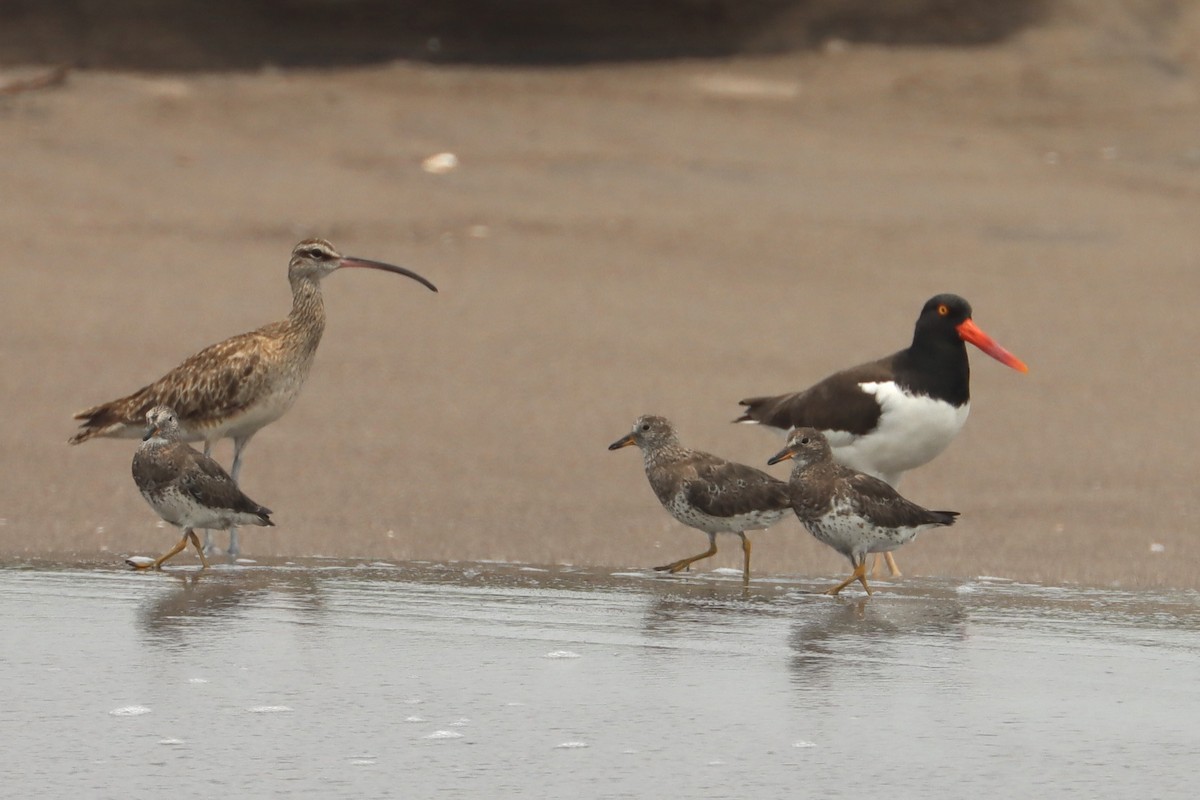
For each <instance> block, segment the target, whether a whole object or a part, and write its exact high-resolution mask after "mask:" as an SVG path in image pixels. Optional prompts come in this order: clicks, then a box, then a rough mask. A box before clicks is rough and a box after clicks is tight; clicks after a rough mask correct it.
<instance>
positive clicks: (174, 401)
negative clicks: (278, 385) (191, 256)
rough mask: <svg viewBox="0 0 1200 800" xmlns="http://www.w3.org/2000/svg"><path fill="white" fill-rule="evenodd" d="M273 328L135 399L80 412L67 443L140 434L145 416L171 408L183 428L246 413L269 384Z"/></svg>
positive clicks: (196, 358)
mask: <svg viewBox="0 0 1200 800" xmlns="http://www.w3.org/2000/svg"><path fill="white" fill-rule="evenodd" d="M279 324H280V323H273V324H272V325H267V326H265V327H263V328H259V329H258V330H256V331H251V332H249V333H243V334H241V335H239V336H234V337H232V338H230V339H226V340H225V341H223V342H218V343H217V344H214V345H211V346H209V347H206V348H204V349H203V350H201V351H200V352H199V353H196V354H195V355H193V356H191V357H190V358H188V359H187V360H186V361H184V362H183V363H182V364H180V365H179V366H178V367H175V369H173V370H171V371H170V372H168V373H167V374H166V375H163V376H162V377H161V378H159V379H158V380H156V381H155V382H154V383H151V384H149V385H147V386H143V387H142V388H141V389H138V390H137V391H136V392H134V393H133V394H131V395H128V396H126V397H122V398H119V399H117V400H112V401H110V402H108V403H102V404H100V405H98V406H93V407H92V408H89V409H86V410H84V411H80V412H79V413H77V414H76V415H75V419H78V420H83V422H82V423H80V430H79V431H77V432H76V433H75V435H74V436H72V437H71V438H70V439H69V440H68V441H69V442H70V443H71V444H79V443H80V442H86V441H87V440H88V439H91V438H93V437H95V436H104V435H105V434H108V433H112V432H115V431H117V430H119V429H121V428H124V427H132V428H136V429H140V428H141V427H143V426H144V425H145V424H146V412H147V411H149V410H150V409H151V408H153V407H154V406H157V405H165V406H170V407H171V408H173V409H175V413H176V414H178V415H179V420H180V422H182V423H183V425H184V426H185V427H194V426H196V425H202V424H204V423H206V422H212V421H214V420H219V419H223V418H226V417H228V416H232V415H234V414H236V413H238V412H239V411H242V410H244V409H245V408H246V407H247V406H249V404H250V403H251V402H252V401H253V398H254V397H255V396H256V394H257V393H259V392H260V391H261V390H262V387H263V384H264V383H265V382H266V381H267V380H268V377H269V376H268V370H269V367H270V358H269V355H270V353H271V351H272V349H273V348H274V347H276V346H277V345H278V334H279V331H278V330H277V328H278V326H279Z"/></svg>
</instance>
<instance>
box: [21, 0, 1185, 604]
mask: <svg viewBox="0 0 1200 800" xmlns="http://www.w3.org/2000/svg"><path fill="white" fill-rule="evenodd" d="M1100 5H1102V6H1103V7H1104V8H1106V9H1110V8H1111V5H1112V4H1100ZM1143 5H1144V6H1147V7H1149V6H1151V5H1152V4H1143ZM1159 5H1162V4H1159ZM1082 7H1083V8H1086V7H1087V5H1086V4H1083V5H1082ZM1098 7H1099V6H1098ZM1071 8H1072V7H1071V6H1066V7H1065V9H1064V10H1062V11H1061V12H1060V13H1058V14H1051V15H1049V16H1048V17H1047V18H1046V19H1045V20H1043V21H1042V22H1041V23H1039V24H1038V25H1036V26H1033V27H1029V28H1027V29H1025V30H1023V31H1021V32H1019V33H1017V34H1015V35H1013V36H1011V37H1009V38H1008V39H1006V40H1005V41H1003V42H1002V43H998V44H995V45H991V46H986V47H945V46H942V47H935V46H926V47H907V48H899V47H884V46H859V45H857V44H852V45H849V46H845V45H842V44H840V43H833V44H832V45H831V46H829V47H827V48H824V49H814V50H811V51H807V52H800V53H791V54H784V55H775V56H771V57H730V58H722V59H692V60H687V59H684V60H668V61H661V62H651V63H607V64H603V65H592V66H580V67H572V68H561V67H560V68H548V67H547V68H522V67H495V66H492V67H463V66H457V67H456V66H434V65H428V64H416V63H393V64H389V65H380V66H369V67H358V68H352V67H346V68H336V69H334V68H329V69H316V70H297V71H279V70H264V71H261V72H222V73H204V72H189V73H180V74H172V73H163V72H159V73H131V72H103V71H75V72H72V73H71V74H70V76H69V77H68V80H67V82H66V83H65V85H63V86H61V87H57V88H49V89H44V90H41V91H36V92H25V93H19V94H13V95H9V96H4V97H0V149H2V151H3V152H4V153H5V154H6V157H5V158H4V159H0V189H2V196H3V200H2V201H0V241H3V242H4V245H5V258H4V267H3V293H2V295H0V319H3V321H4V330H5V335H4V337H3V340H2V342H3V344H2V345H0V353H2V355H3V370H2V373H0V374H2V375H3V384H2V385H0V400H2V403H3V406H2V407H3V410H4V414H3V415H0V458H2V459H3V461H2V463H3V467H4V481H3V482H0V518H2V519H0V557H3V558H5V559H14V558H21V557H25V556H28V555H33V554H38V555H45V554H50V555H62V556H67V555H72V556H78V557H82V558H96V557H99V558H109V557H111V558H114V559H115V558H116V556H117V554H123V553H148V554H152V553H157V552H161V551H162V550H163V549H165V547H166V546H167V545H168V543H169V542H170V541H171V539H172V536H171V534H170V533H169V532H168V531H164V530H159V529H157V528H156V527H155V522H156V519H155V517H154V515H153V514H152V512H151V511H150V510H149V509H148V508H147V507H145V505H144V503H143V501H142V500H141V498H140V497H139V496H138V494H137V492H136V490H135V488H134V486H133V483H132V480H131V479H130V477H129V462H130V457H131V453H132V450H133V443H132V442H130V441H96V442H90V443H88V444H86V445H83V446H80V447H68V446H67V445H66V443H65V442H66V439H67V437H68V436H69V435H70V433H71V432H72V430H73V423H72V421H71V414H72V413H73V412H74V411H76V410H78V409H80V408H83V407H86V406H88V405H92V404H94V403H97V402H100V401H103V400H108V399H111V398H114V397H117V396H119V395H121V394H125V393H127V392H129V391H132V390H134V389H136V388H137V387H139V386H141V385H142V384H144V383H146V382H148V381H149V380H152V379H154V378H156V377H158V376H159V375H160V374H162V373H163V372H164V371H166V370H167V369H169V368H170V367H172V366H174V365H175V364H177V363H178V362H179V361H181V360H182V359H183V358H184V357H185V356H187V355H189V354H190V353H192V352H194V351H195V350H197V349H199V348H200V347H202V346H204V345H206V344H209V343H211V342H214V341H217V340H218V339H221V338H223V337H225V336H229V335H232V334H234V333H238V332H241V331H243V330H247V329H250V328H253V327H255V326H257V325H259V324H262V323H265V322H267V321H270V320H273V319H277V318H279V317H281V316H283V315H284V314H286V312H287V310H288V308H289V301H290V298H289V295H288V292H287V284H286V281H285V279H284V273H285V266H286V260H287V255H288V252H289V250H290V249H291V247H292V245H293V244H294V243H295V242H296V241H297V240H298V239H300V238H302V237H304V236H309V235H321V236H325V237H327V238H329V239H331V240H332V241H333V242H334V243H335V244H336V245H338V246H339V247H341V248H342V249H343V250H344V251H345V252H348V253H351V254H354V255H361V256H365V257H369V258H378V259H383V260H388V261H393V262H395V263H402V264H405V265H407V266H409V267H411V268H413V269H416V270H418V271H419V272H421V273H422V274H424V275H426V276H428V277H429V278H430V279H432V280H433V281H434V282H436V283H437V284H438V285H439V287H440V288H441V290H442V291H441V293H440V294H439V295H431V294H429V293H427V292H425V291H424V290H422V289H421V288H420V287H419V286H417V285H416V284H413V283H411V282H408V281H404V280H401V279H395V278H392V277H389V276H384V275H381V274H374V273H359V272H354V273H347V274H337V275H334V276H333V277H331V278H330V279H329V280H328V281H327V282H326V284H325V296H326V303H327V310H328V313H329V326H328V329H327V331H326V335H325V340H324V342H323V343H322V345H321V351H320V353H319V354H318V357H317V363H316V367H315V368H314V371H313V374H312V376H311V378H310V380H309V382H308V385H307V386H306V387H305V391H304V393H303V395H302V396H301V398H300V400H299V402H298V403H297V405H296V407H295V408H294V409H292V411H291V412H290V413H289V414H288V415H287V416H285V417H284V418H283V419H282V420H280V421H279V422H277V423H276V424H274V425H272V426H271V427H269V428H267V429H265V430H264V431H263V432H262V433H260V434H259V436H258V437H257V438H256V439H255V440H254V441H253V442H252V443H251V444H250V446H249V448H248V450H247V460H246V468H245V471H244V473H243V483H244V486H245V488H246V490H247V491H248V493H249V494H251V496H253V497H254V498H256V499H257V500H259V501H260V502H262V503H265V504H266V505H269V506H271V507H272V508H274V509H275V510H276V519H277V522H278V527H277V528H273V529H270V530H265V531H264V530H257V529H256V530H253V531H248V532H247V533H246V535H245V536H244V543H245V544H244V548H245V554H246V555H249V556H255V555H261V556H267V555H293V556H301V555H317V554H321V555H330V556H348V557H349V556H368V557H375V558H388V559H468V560H483V559H502V560H514V561H521V562H534V563H575V564H589V565H612V566H620V567H628V566H637V567H644V566H649V565H653V564H658V563H662V562H664V561H666V560H669V559H674V558H677V557H679V556H682V555H685V554H688V553H690V552H694V551H697V550H699V549H700V548H701V546H702V545H703V537H702V536H701V535H700V534H699V533H696V532H694V531H690V530H688V529H685V528H683V527H682V526H679V525H677V524H675V523H674V522H672V521H671V520H669V518H668V517H667V515H666V514H665V513H664V512H663V511H662V509H661V508H660V507H659V506H658V504H657V503H656V502H655V501H654V499H653V497H652V495H651V493H650V491H649V489H648V487H647V486H646V485H645V480H644V477H643V475H642V471H641V465H640V463H639V459H638V458H637V457H636V456H635V454H634V453H632V452H630V451H621V452H618V453H610V452H608V451H607V450H606V449H605V445H606V444H607V443H608V442H610V441H612V440H613V439H615V438H616V437H617V436H619V435H621V434H622V433H624V432H625V431H626V430H627V428H628V426H629V425H630V423H631V422H632V420H633V418H634V417H635V416H636V415H638V414H640V413H645V412H654V413H660V414H664V415H667V416H669V417H671V418H672V419H674V420H675V421H676V423H677V424H678V425H679V427H680V429H681V431H682V434H683V436H684V438H685V440H686V441H687V442H688V443H689V444H692V445H693V446H697V447H701V448H703V449H707V450H712V451H714V452H717V453H720V454H722V455H725V456H727V457H730V458H734V459H737V460H742V461H745V462H748V463H752V464H761V463H763V462H764V461H765V459H766V458H767V457H768V456H769V455H770V454H771V453H772V452H773V451H774V448H775V447H776V445H777V440H775V439H774V438H772V437H771V436H769V435H768V434H766V433H765V432H763V431H758V430H753V429H747V428H745V427H741V426H732V425H729V424H728V421H729V420H730V419H732V418H733V416H734V415H735V413H736V409H737V401H738V400H739V399H740V398H742V397H745V396H747V395H752V394H759V393H767V392H777V391H779V392H782V391H787V390H793V389H799V388H802V387H804V386H807V385H808V384H810V383H812V382H813V381H815V380H816V379H818V378H821V377H823V376H824V375H826V374H828V373H829V372H831V371H833V370H835V369H837V368H840V367H843V366H848V365H850V364H853V363H857V362H859V361H862V360H866V359H869V358H874V357H877V356H880V355H883V354H884V353H887V352H890V351H891V350H894V349H897V348H899V347H900V346H903V345H904V344H906V343H907V340H908V338H909V336H910V335H911V329H912V323H913V321H914V320H915V317H916V314H917V311H918V310H919V308H920V306H921V304H922V303H923V302H924V301H925V299H927V298H928V297H929V296H930V295H932V294H934V293H937V292H941V291H954V292H958V293H960V294H962V295H964V296H966V297H967V298H968V299H969V300H970V301H971V302H972V304H973V305H974V307H975V312H976V316H975V318H976V321H977V322H978V323H979V324H980V325H981V326H982V327H983V328H984V329H985V330H987V331H988V332H990V333H991V334H992V335H993V336H995V337H996V338H997V339H998V340H999V341H1000V342H1002V343H1003V344H1004V345H1005V346H1007V347H1008V348H1009V349H1010V350H1012V351H1013V352H1015V353H1016V354H1018V355H1019V356H1021V357H1022V358H1023V359H1025V360H1026V361H1027V362H1028V363H1029V364H1030V367H1031V370H1030V372H1029V374H1028V375H1020V374H1018V373H1016V372H1013V371H1011V370H1008V369H1006V368H1005V367H1003V366H1002V365H1000V364H998V363H996V362H994V361H991V360H990V359H988V358H986V357H984V356H983V355H982V354H981V353H978V352H973V354H972V363H973V365H974V367H975V370H974V376H973V377H974V381H973V390H974V403H973V412H972V416H971V419H970V420H969V422H968V424H967V426H966V428H965V430H964V431H963V433H962V435H961V436H960V437H959V438H958V440H957V441H956V442H955V443H954V444H953V446H952V447H951V448H950V450H949V451H948V452H946V453H945V454H944V455H943V456H941V457H940V458H938V459H937V460H935V461H934V462H933V463H931V464H929V465H928V466H926V467H924V468H922V469H920V470H917V471H915V472H913V473H911V474H910V475H909V476H908V477H906V479H905V482H904V483H903V484H902V487H901V488H902V489H903V491H904V493H905V494H907V495H909V496H910V497H912V498H913V499H915V500H917V501H919V502H922V503H925V504H927V505H931V506H936V507H948V508H955V509H958V510H959V511H961V512H962V519H961V522H960V523H959V525H957V526H956V527H955V528H953V529H951V530H948V531H945V532H938V533H935V534H930V535H927V536H926V537H924V538H923V539H922V540H920V541H918V542H916V543H914V544H913V545H911V546H909V547H907V548H906V549H904V550H903V551H901V553H900V554H899V557H900V561H901V564H902V566H903V567H904V568H905V569H906V570H907V571H908V572H909V573H911V574H914V575H944V576H955V575H961V576H972V575H980V574H984V575H995V576H1003V577H1009V578H1015V579H1024V580H1036V581H1046V582H1079V583H1085V584H1099V585H1108V584H1117V585H1123V586H1138V585H1164V586H1176V587H1192V588H1195V587H1197V586H1200V571H1198V570H1197V568H1196V565H1197V564H1198V563H1200V558H1198V556H1200V542H1198V540H1197V523H1196V515H1195V511H1196V499H1195V498H1196V490H1195V486H1196V481H1197V468H1196V455H1195V454H1196V449H1197V444H1198V443H1200V435H1198V427H1197V425H1196V422H1195V418H1194V414H1195V410H1194V406H1195V402H1196V397H1197V396H1200V371H1198V370H1197V367H1196V356H1195V343H1196V341H1197V340H1198V339H1200V322H1197V319H1196V315H1195V309H1196V305H1197V304H1196V300H1197V298H1198V297H1200V247H1198V245H1197V243H1198V242H1200V225H1198V220H1200V214H1198V212H1200V83H1198V80H1197V76H1198V74H1200V71H1198V70H1197V66H1198V64H1197V57H1196V53H1197V49H1196V43H1197V42H1198V41H1200V35H1198V34H1197V32H1198V31H1200V14H1198V13H1197V11H1195V10H1188V9H1187V8H1186V6H1185V7H1184V10H1182V11H1181V10H1179V9H1176V8H1174V7H1172V9H1173V12H1177V13H1175V14H1174V16H1172V17H1171V19H1170V20H1168V21H1167V22H1168V23H1169V24H1160V23H1162V21H1161V20H1149V21H1142V20H1133V21H1130V19H1127V18H1126V17H1124V16H1121V15H1120V14H1116V15H1115V16H1114V13H1115V12H1113V13H1109V14H1108V15H1107V16H1103V15H1101V16H1099V17H1097V18H1092V17H1089V16H1088V15H1087V14H1085V13H1083V12H1082V11H1078V10H1076V11H1075V12H1074V13H1072V12H1071ZM1143 22H1144V24H1143ZM36 71H37V68H36V66H30V67H27V68H26V67H12V66H10V67H7V68H4V69H3V70H2V71H0V82H2V81H3V80H9V79H13V78H19V77H22V76H27V75H29V74H32V73H35V72H36ZM443 151H448V152H453V153H455V154H456V155H457V156H458V159H459V166H458V168H457V169H455V170H453V171H452V172H450V173H448V174H443V175H434V174H428V173H426V172H424V171H423V170H422V168H421V162H422V159H424V158H426V157H427V156H429V155H431V154H434V153H439V152H443ZM218 455H219V456H220V457H221V459H222V460H223V461H225V462H226V463H228V458H229V451H228V444H227V443H225V444H223V445H222V447H221V449H219V450H218ZM780 474H781V475H782V474H785V472H784V471H781V472H780ZM756 542H757V545H756V549H755V563H756V567H757V569H758V570H759V571H761V572H775V573H789V574H806V575H833V574H836V573H839V572H841V571H842V570H843V567H844V564H843V562H842V561H841V559H840V557H838V556H836V555H835V554H834V553H832V551H829V550H827V549H825V548H823V547H822V546H820V545H819V544H817V543H815V542H814V541H813V540H812V539H811V537H809V536H808V534H806V533H804V532H803V531H802V530H801V529H800V527H799V526H798V525H797V524H796V523H795V522H794V521H792V520H789V521H788V522H787V523H785V524H783V525H780V526H779V527H777V528H775V529H774V530H772V531H770V532H767V533H762V534H759V535H758V536H757V538H756ZM739 557H740V554H739V553H738V548H736V547H735V546H732V543H727V544H726V546H725V547H724V548H723V551H722V553H721V555H720V556H719V557H718V558H717V559H715V560H714V562H713V565H714V566H727V567H729V566H735V565H736V564H737V563H738V559H739Z"/></svg>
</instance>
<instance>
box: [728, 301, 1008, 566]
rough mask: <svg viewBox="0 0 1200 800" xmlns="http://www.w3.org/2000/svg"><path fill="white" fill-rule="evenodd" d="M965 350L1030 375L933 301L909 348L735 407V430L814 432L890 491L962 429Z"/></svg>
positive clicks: (959, 311)
mask: <svg viewBox="0 0 1200 800" xmlns="http://www.w3.org/2000/svg"><path fill="white" fill-rule="evenodd" d="M967 342H970V343H971V344H973V345H975V346H976V347H978V348H979V349H980V350H982V351H983V352H985V353H987V354H988V355H989V356H991V357H992V358H994V359H996V360H997V361H999V362H1000V363H1002V364H1005V365H1007V366H1009V367H1011V368H1013V369H1015V370H1017V371H1019V372H1028V370H1029V368H1028V367H1027V366H1025V363H1024V362H1023V361H1021V360H1020V359H1019V358H1017V357H1016V356H1014V355H1013V354H1012V353H1010V352H1008V351H1007V350H1005V349H1004V348H1003V347H1001V346H1000V345H999V344H997V343H996V341H995V340H994V339H992V337H990V336H988V335H987V334H986V333H984V332H983V330H981V329H980V328H979V326H978V325H976V324H975V322H974V321H973V320H972V318H971V305H970V303H968V302H967V301H966V300H964V299H963V298H961V297H959V296H958V295H954V294H939V295H937V296H936V297H932V298H930V299H929V301H928V302H927V303H925V307H924V308H922V309H921V315H920V316H919V317H918V318H917V324H916V328H915V330H914V331H913V339H912V344H910V345H909V346H908V347H906V348H904V349H903V350H900V351H899V352H896V353H893V354H892V355H890V356H886V357H884V358H880V359H878V360H876V361H871V362H869V363H866V364H860V365H858V366H857V367H852V368H850V369H847V370H843V371H841V372H837V373H835V374H833V375H830V376H829V377H827V378H825V379H824V380H822V381H820V382H819V383H816V384H814V385H813V386H810V387H809V388H807V389H805V390H804V391H801V392H793V393H791V394H782V395H774V396H764V397H751V398H748V399H746V400H742V401H741V405H742V406H744V408H743V412H742V415H741V416H740V417H738V418H737V419H736V420H734V422H740V423H746V424H753V425H765V426H768V427H771V428H778V429H779V430H781V431H790V430H792V429H794V428H801V427H810V428H816V429H817V430H819V431H821V432H822V433H823V434H824V435H825V437H826V438H827V439H828V441H829V446H830V448H831V449H832V453H833V459H834V461H836V462H837V463H839V464H844V465H846V466H848V467H850V468H852V469H856V470H858V471H860V472H865V473H866V474H868V475H873V476H875V477H877V478H880V479H882V480H884V481H886V482H887V483H888V484H890V485H892V486H895V485H896V484H897V483H898V481H899V480H900V476H901V475H903V474H904V473H905V472H907V471H908V470H910V469H914V468H916V467H919V466H922V465H923V464H927V463H928V462H929V461H931V460H933V458H935V457H936V456H937V455H938V454H940V453H941V452H942V451H943V450H945V449H946V448H947V447H948V446H949V445H950V442H951V441H953V440H954V437H955V436H957V435H958V432H959V431H960V430H962V427H963V425H964V424H965V423H966V421H967V414H968V413H969V412H970V409H971V365H970V362H969V361H968V359H967V348H966V343H967ZM887 558H888V566H889V567H890V568H891V571H892V574H893V575H899V574H900V571H899V569H898V568H897V567H896V565H895V561H894V560H892V558H891V555H890V553H889V554H887Z"/></svg>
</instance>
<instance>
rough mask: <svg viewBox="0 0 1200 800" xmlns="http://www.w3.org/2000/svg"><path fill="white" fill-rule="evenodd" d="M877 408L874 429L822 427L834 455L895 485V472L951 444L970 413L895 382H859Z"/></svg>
mask: <svg viewBox="0 0 1200 800" xmlns="http://www.w3.org/2000/svg"><path fill="white" fill-rule="evenodd" d="M859 386H860V387H862V390H863V391H864V392H866V393H868V394H871V395H874V396H875V399H876V400H877V401H878V402H879V405H880V409H881V413H880V416H879V424H878V425H877V426H876V428H875V430H873V431H871V432H870V433H868V434H865V435H862V436H856V435H853V434H849V433H845V432H844V431H826V432H825V435H826V437H827V438H828V439H829V445H830V447H831V448H832V449H833V457H834V459H835V460H836V461H838V462H839V463H841V464H845V465H846V466H848V467H850V468H852V469H856V470H858V471H859V472H865V473H867V474H868V475H874V476H876V477H878V478H882V479H883V480H885V481H887V482H888V483H889V484H892V485H895V483H896V481H898V480H899V479H900V475H901V474H902V473H904V472H907V471H908V470H910V469H914V468H916V467H919V466H921V465H923V464H927V463H929V462H930V461H932V460H933V459H934V458H935V457H936V456H937V455H938V454H940V453H941V452H942V451H943V450H945V449H946V448H947V447H949V446H950V442H952V441H954V437H955V436H957V435H958V432H959V431H960V430H962V426H963V425H964V424H965V423H966V421H967V414H968V413H970V410H971V406H970V403H966V404H964V405H963V406H962V407H961V408H955V407H954V406H952V405H950V404H949V403H947V402H944V401H942V400H934V399H932V398H929V397H920V396H914V395H910V394H905V393H904V392H902V391H901V390H900V389H899V388H897V386H896V384H894V383H892V382H890V381H889V382H886V383H861V384H859Z"/></svg>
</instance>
